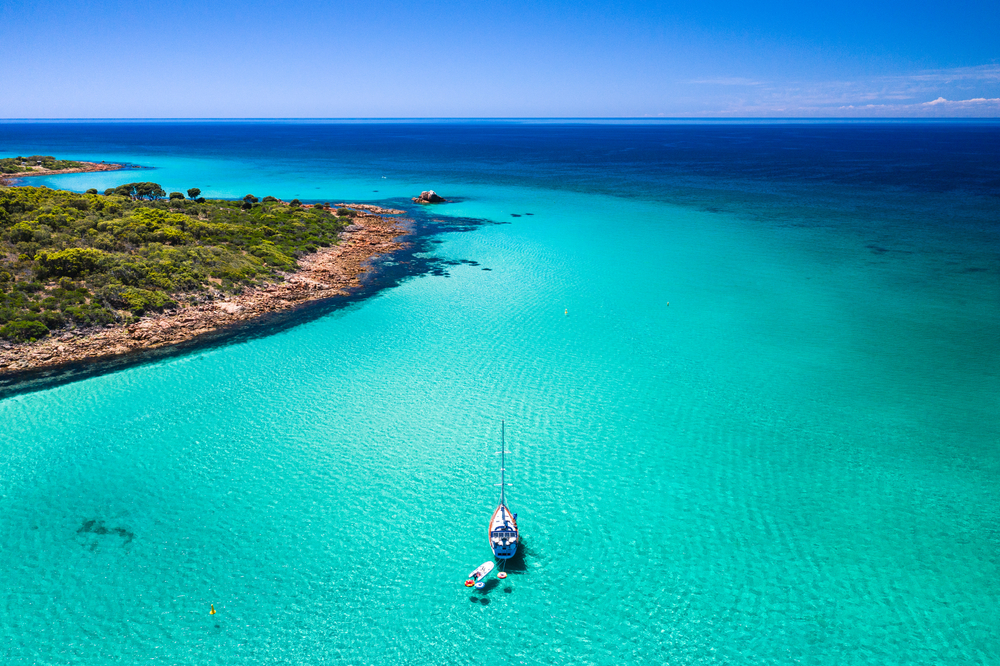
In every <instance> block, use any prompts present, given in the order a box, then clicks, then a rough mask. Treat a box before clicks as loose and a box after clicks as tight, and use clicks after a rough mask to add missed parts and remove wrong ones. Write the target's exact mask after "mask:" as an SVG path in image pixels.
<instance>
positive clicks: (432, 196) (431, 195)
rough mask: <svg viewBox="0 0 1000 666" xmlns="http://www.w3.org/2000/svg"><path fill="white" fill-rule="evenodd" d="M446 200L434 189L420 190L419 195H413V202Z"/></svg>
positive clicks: (442, 201) (441, 201)
mask: <svg viewBox="0 0 1000 666" xmlns="http://www.w3.org/2000/svg"><path fill="white" fill-rule="evenodd" d="M445 201H447V199H445V198H444V197H442V196H440V195H439V194H438V193H437V192H435V191H434V190H427V191H426V192H421V193H420V196H419V197H413V203H444V202H445Z"/></svg>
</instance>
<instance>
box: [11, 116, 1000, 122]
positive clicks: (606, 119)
mask: <svg viewBox="0 0 1000 666" xmlns="http://www.w3.org/2000/svg"><path fill="white" fill-rule="evenodd" d="M525 121H528V122H560V121H562V122H565V121H574V122H581V121H582V122H602V121H603V122H635V121H641V122H711V123H727V122H742V123H746V122H757V123H767V122H812V123H816V122H828V123H859V122H878V123H886V122H896V123H898V122H911V123H941V122H962V123H969V122H988V123H1000V118H997V117H991V116H975V117H968V116H945V117H935V118H915V117H909V116H852V117H830V116H732V117H728V116H727V117H717V116H475V117H473V116H412V117H409V116H407V117H393V116H330V117H320V116H287V117H281V116H268V117H264V116H248V117H239V116H231V117H224V116H218V117H216V116H192V117H183V116H179V117H170V118H167V117H117V118H116V117H101V118H0V123H46V122H59V123H64V122H80V123H88V122H392V123H400V122H470V123H474V122H496V123H503V122H525Z"/></svg>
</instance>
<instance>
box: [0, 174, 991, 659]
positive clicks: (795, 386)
mask: <svg viewBox="0 0 1000 666" xmlns="http://www.w3.org/2000/svg"><path fill="white" fill-rule="evenodd" d="M136 161H138V160H136ZM191 164H194V166H191V165H190V164H186V163H184V161H183V160H181V161H179V162H177V163H171V164H167V165H166V166H163V168H162V173H163V174H166V175H167V176H170V178H164V179H163V181H167V180H170V181H171V184H170V185H169V186H168V189H175V188H180V187H184V186H193V185H198V184H199V183H198V182H191V181H192V180H193V181H198V180H201V179H203V178H204V175H205V174H206V173H208V172H209V171H210V170H211V168H212V164H211V163H209V162H207V161H205V158H197V159H195V158H191ZM217 166H218V165H216V167H217ZM188 168H191V169H192V172H191V173H193V174H194V175H193V176H191V177H190V178H186V177H183V176H184V169H188ZM170 169H176V172H171V171H170ZM251 172H252V170H248V171H246V172H239V173H235V174H232V173H230V175H227V176H224V177H222V178H216V180H217V181H218V182H219V183H221V184H220V185H216V184H215V183H212V185H213V187H218V188H219V191H220V193H221V192H225V193H230V194H233V195H234V196H235V195H238V194H244V193H245V192H244V190H246V191H252V192H254V193H255V194H258V195H259V196H260V195H263V194H270V193H274V194H277V195H278V196H295V195H296V192H297V190H295V187H296V185H295V184H294V183H288V182H287V181H281V182H277V181H274V180H271V181H267V180H266V178H267V177H266V174H262V173H257V174H256V175H254V173H251ZM171 173H176V174H177V178H176V179H175V180H172V179H173V178H174V177H173V176H171V175H170V174H171ZM216 173H218V171H216ZM91 178H92V180H87V178H86V177H84V176H72V177H67V178H66V179H65V180H59V181H56V180H52V181H51V182H50V184H52V185H55V184H57V182H58V183H62V182H72V186H73V187H74V189H85V187H89V186H91V185H90V184H89V183H90V182H96V180H93V179H95V178H97V179H101V183H100V186H110V185H111V184H117V182H112V181H109V180H106V179H109V178H111V175H110V174H102V175H100V176H99V178H98V177H91ZM378 179H379V180H382V181H383V183H382V184H381V186H374V187H373V186H372V183H371V181H370V180H369V179H368V178H367V176H366V177H359V178H356V179H353V180H351V179H345V180H337V178H336V177H334V176H328V180H323V179H322V178H320V180H322V181H323V185H322V188H323V189H321V190H320V192H321V194H320V195H319V196H317V198H321V197H326V196H328V197H329V198H330V199H331V200H333V199H338V200H340V199H358V198H368V199H375V198H378V197H379V196H382V195H385V198H391V197H401V196H403V195H406V194H413V193H414V192H413V189H414V187H417V188H418V191H419V188H420V186H421V183H419V181H417V180H416V179H411V178H410V177H409V176H407V175H406V174H397V175H395V176H393V175H391V174H390V175H389V176H388V177H386V178H385V179H382V178H381V177H380V176H379V178H378ZM119 182H120V181H119ZM161 182H162V181H161ZM105 183H107V184H106V185H105ZM175 183H176V184H175ZM188 183H190V184H188ZM268 185H270V186H271V188H273V190H275V191H273V192H272V191H265V189H264V188H265V187H267V186H268ZM94 186H98V185H94ZM429 186H431V185H426V184H425V185H423V188H424V189H426V187H429ZM433 186H435V187H436V188H437V189H439V190H441V191H444V192H445V194H446V195H447V194H451V193H453V192H457V193H459V195H460V197H461V200H460V201H458V202H456V203H453V204H449V205H447V206H443V207H441V208H439V209H436V211H435V212H436V214H437V215H439V216H443V217H450V218H476V219H481V220H488V221H489V222H490V223H487V224H482V225H481V226H477V227H474V228H471V229H469V230H465V231H454V232H446V233H442V234H440V235H439V236H437V237H436V238H434V239H433V240H437V241H441V242H440V243H436V244H431V245H429V246H428V247H430V248H431V249H430V250H429V253H430V254H431V255H433V256H434V257H437V258H440V259H446V260H456V261H458V260H469V261H471V262H475V263H458V264H455V265H449V266H448V267H447V276H438V275H432V274H424V275H419V276H414V277H412V278H410V279H407V280H404V281H403V282H402V283H401V284H400V285H399V286H396V287H393V288H390V289H386V290H383V291H381V292H379V293H378V294H377V295H375V296H373V297H372V298H369V299H367V300H365V301H363V302H360V303H356V304H353V305H351V306H349V307H347V308H344V309H341V310H338V311H336V312H334V313H332V314H330V315H328V316H325V317H322V318H319V319H315V320H312V321H308V322H306V323H303V324H302V325H300V326H296V327H292V328H289V329H287V330H284V331H282V332H279V333H277V334H275V335H272V336H268V337H262V338H257V339H253V340H250V341H246V342H241V343H237V344H230V345H227V346H222V347H214V348H208V349H203V350H200V351H196V352H193V353H190V354H186V355H184V356H180V357H176V358H172V359H168V360H164V361H159V362H155V363H150V364H146V365H140V366H136V367H132V368H130V369H127V370H124V371H120V372H115V373H111V374H105V375H102V376H98V377H93V378H90V379H87V380H84V381H79V382H75V383H69V384H65V385H62V386H57V387H54V388H50V389H47V390H44V391H38V392H33V393H25V394H21V395H16V396H13V397H10V398H7V399H5V400H3V401H0V423H2V424H3V437H2V439H0V571H2V572H3V573H4V575H3V576H0V635H2V636H3V637H4V640H3V642H2V643H0V661H2V662H3V663H5V664H115V663H128V664H131V663H141V662H152V663H164V664H168V663H169V664H233V665H237V664H264V663H267V664H270V663H289V664H292V663H294V664H326V663H348V664H389V663H409V664H425V663H426V664H441V663H444V664H498V663H499V664H521V663H523V664H624V663H650V664H665V663H670V664H711V663H719V664H723V663H726V664H774V663H802V664H874V663H878V664H941V663H954V664H959V663H961V664H966V663H982V664H988V663H993V662H994V660H995V658H996V654H997V653H998V651H1000V639H998V637H997V632H996V627H997V626H1000V603H998V599H1000V582H998V581H1000V554H998V546H1000V529H998V518H1000V516H998V511H997V507H998V506H1000V492H998V485H997V482H998V479H1000V452H998V449H997V442H998V435H1000V426H998V419H997V414H998V413H1000V411H998V408H1000V405H998V396H1000V392H998V388H1000V379H998V373H997V371H996V368H997V364H996V362H997V360H998V355H1000V354H998V352H1000V349H998V339H1000V337H998V336H997V333H998V331H1000V313H998V308H997V307H996V304H997V302H1000V287H998V286H997V283H996V281H995V279H994V276H993V275H992V274H991V273H989V272H988V271H990V270H994V266H993V265H992V264H990V263H989V249H988V248H985V249H984V248H983V247H981V246H980V247H974V246H969V245H962V246H961V247H959V246H957V245H951V246H944V247H942V246H940V245H938V244H936V243H934V242H931V240H928V238H931V237H930V236H928V235H927V234H913V235H910V236H907V237H906V239H904V240H900V239H896V240H897V242H896V244H894V245H893V244H890V243H889V241H888V240H887V239H886V238H885V236H884V235H883V236H878V235H877V234H873V233H867V234H866V233H864V232H863V231H861V230H858V229H851V228H844V227H840V226H837V227H817V226H815V225H796V224H785V223H782V224H770V225H768V224H759V223H756V222H754V221H752V220H749V219H748V218H746V217H741V216H739V215H735V214H731V213H729V212H708V211H705V210H702V209H699V208H698V207H695V206H683V207H682V206H679V205H670V204H667V203H664V202H662V201H653V200H644V199H642V198H641V197H622V196H610V195H607V194H600V193H583V192H579V191H567V190H564V189H558V188H543V187H537V186H530V187H529V186H523V185H522V186H515V185H510V184H490V183H488V182H473V181H472V179H470V181H469V182H462V181H461V180H460V179H458V178H455V179H452V180H448V181H444V182H443V185H439V183H438V182H435V183H433ZM203 189H207V188H205V187H204V186H203ZM371 189H379V190H380V192H379V193H378V194H369V195H367V196H366V192H367V191H368V190H371ZM302 198H305V197H302ZM512 213H513V214H517V215H521V217H512V216H511V214H512ZM527 213H532V215H530V216H529V215H526V214H527ZM873 243H875V244H877V246H878V248H880V249H881V250H885V251H880V249H872V248H871V247H870V246H871V245H872V244H873ZM896 250H900V251H896ZM902 250H905V251H902ZM970 265H971V266H974V267H979V266H983V267H985V268H986V269H988V270H986V271H981V270H976V271H968V270H967V268H968V267H969V266H970ZM484 269H489V270H484ZM501 419H504V420H505V421H506V424H507V442H508V447H509V449H510V452H511V453H510V455H509V457H508V469H509V477H510V480H511V481H512V483H513V486H512V487H511V488H510V489H509V496H508V498H509V502H510V505H511V508H512V509H513V510H514V511H516V512H517V513H518V514H519V519H518V520H519V524H520V527H521V531H522V535H523V545H522V550H523V552H524V557H523V559H521V560H518V561H516V562H515V564H514V566H513V567H512V568H511V575H510V577H508V578H507V579H506V581H503V582H500V581H496V582H497V583H499V584H496V585H491V586H490V587H488V588H487V590H486V591H484V592H472V591H470V590H468V589H467V588H465V587H463V585H462V581H463V580H464V578H465V575H466V574H467V573H468V572H469V571H470V570H472V569H473V568H474V567H475V566H477V565H478V564H480V563H481V562H483V561H484V560H486V559H487V557H488V555H489V549H488V546H487V543H486V538H485V531H486V525H487V520H488V518H489V515H490V513H491V511H492V509H493V508H494V506H495V502H496V499H497V491H498V489H497V488H496V487H495V486H494V485H493V484H494V483H495V482H497V481H498V478H497V477H498V465H499V460H498V456H496V455H495V452H496V451H497V450H498V444H499V432H500V420H501ZM213 604H214V607H215V609H216V610H217V611H218V612H217V614H215V615H210V614H209V608H210V605H213Z"/></svg>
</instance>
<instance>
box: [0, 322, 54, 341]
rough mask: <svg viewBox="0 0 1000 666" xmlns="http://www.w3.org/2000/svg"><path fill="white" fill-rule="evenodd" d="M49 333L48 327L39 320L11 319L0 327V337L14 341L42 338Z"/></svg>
mask: <svg viewBox="0 0 1000 666" xmlns="http://www.w3.org/2000/svg"><path fill="white" fill-rule="evenodd" d="M48 334H49V328H48V326H46V325H45V324H43V323H42V322H40V321H30V320H29V321H24V320H21V321H12V322H10V323H9V324H5V325H4V326H3V327H0V338H5V339H7V340H13V341H14V342H28V341H30V340H37V339H38V338H44V337H45V336H46V335H48Z"/></svg>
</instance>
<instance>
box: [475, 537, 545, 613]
mask: <svg viewBox="0 0 1000 666" xmlns="http://www.w3.org/2000/svg"><path fill="white" fill-rule="evenodd" d="M530 557H531V549H530V548H528V544H527V543H526V542H525V539H524V537H521V541H520V542H519V543H518V545H517V552H516V553H514V557H512V558H510V559H509V560H505V561H501V562H502V563H499V567H498V569H499V571H506V572H507V573H508V574H510V577H508V578H505V579H504V580H500V579H499V578H497V577H496V575H493V576H491V577H490V579H489V580H487V581H485V584H484V585H483V587H482V589H479V590H475V591H474V594H473V595H472V596H470V597H469V601H470V602H471V603H474V604H482V605H483V606H489V605H490V599H489V597H488V596H487V595H489V594H490V592H492V591H493V590H495V589H497V588H500V589H501V590H503V592H504V594H511V593H513V592H514V584H513V582H512V580H511V577H513V576H519V575H522V574H525V573H527V571H528V567H527V565H526V564H525V560H526V559H528V558H530Z"/></svg>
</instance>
